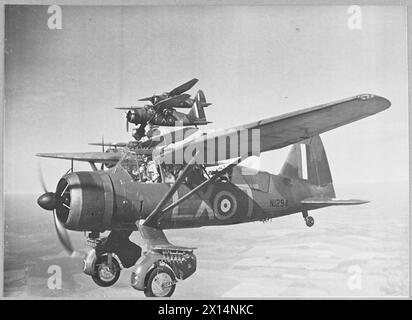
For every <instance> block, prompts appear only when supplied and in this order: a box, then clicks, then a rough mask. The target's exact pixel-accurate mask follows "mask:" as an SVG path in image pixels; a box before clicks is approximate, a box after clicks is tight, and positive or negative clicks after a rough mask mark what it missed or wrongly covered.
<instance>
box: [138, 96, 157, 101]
mask: <svg viewBox="0 0 412 320" xmlns="http://www.w3.org/2000/svg"><path fill="white" fill-rule="evenodd" d="M152 100H153V97H147V98H142V99H139V100H137V101H150V102H152Z"/></svg>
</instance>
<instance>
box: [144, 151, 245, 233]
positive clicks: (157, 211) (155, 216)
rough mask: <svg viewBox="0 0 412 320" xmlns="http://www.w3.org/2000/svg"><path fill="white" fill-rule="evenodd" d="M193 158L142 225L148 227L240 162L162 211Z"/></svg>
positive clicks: (235, 162) (237, 160) (234, 162)
mask: <svg viewBox="0 0 412 320" xmlns="http://www.w3.org/2000/svg"><path fill="white" fill-rule="evenodd" d="M195 158H196V156H195V157H193V158H192V159H191V160H190V161H189V163H188V164H187V165H186V167H185V169H184V170H183V172H182V173H181V174H180V175H179V177H178V178H177V180H176V182H175V183H174V184H173V185H172V187H171V188H170V189H169V190H168V192H167V193H166V194H165V195H164V196H163V198H162V199H161V200H160V202H159V204H158V205H157V206H156V208H155V209H154V210H153V211H152V212H151V213H150V214H149V216H148V217H147V218H146V221H145V222H144V223H143V225H146V226H149V225H150V224H151V223H152V222H153V220H154V219H157V220H158V218H159V216H161V215H163V214H164V213H166V212H167V211H169V210H171V209H173V208H174V207H176V206H177V205H179V204H180V203H182V202H183V201H185V200H186V199H188V198H189V197H190V196H191V195H193V194H194V193H195V192H197V191H198V190H200V189H201V188H204V187H205V186H207V185H209V184H210V183H213V182H214V181H216V180H217V178H219V177H220V176H222V175H223V174H225V173H226V172H227V171H229V170H230V169H231V168H233V167H234V166H236V165H237V164H238V163H239V162H240V160H241V159H240V158H239V159H236V160H235V161H233V162H232V163H230V164H229V165H228V166H227V167H225V168H224V169H222V170H220V171H219V172H217V173H216V174H215V175H214V176H213V177H211V178H210V179H208V180H206V181H204V182H202V183H201V184H199V185H198V186H197V187H195V188H194V189H192V190H190V191H189V192H188V193H186V194H185V195H184V196H183V197H181V198H180V199H178V200H176V201H175V202H173V203H172V204H170V205H169V206H167V207H166V208H164V209H163V207H164V205H165V204H166V203H167V201H169V199H170V198H171V197H172V196H173V194H174V193H175V192H176V190H177V188H178V187H179V186H180V185H181V184H182V182H183V179H184V177H185V176H186V173H187V171H188V168H189V166H191V165H192V164H193V162H194V159H195ZM162 209H163V210H162Z"/></svg>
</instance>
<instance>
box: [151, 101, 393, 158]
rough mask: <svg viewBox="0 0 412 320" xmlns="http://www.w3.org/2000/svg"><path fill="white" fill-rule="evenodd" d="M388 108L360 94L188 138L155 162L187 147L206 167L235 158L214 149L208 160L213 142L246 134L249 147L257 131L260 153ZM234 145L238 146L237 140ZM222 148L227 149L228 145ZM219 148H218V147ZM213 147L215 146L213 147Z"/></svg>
mask: <svg viewBox="0 0 412 320" xmlns="http://www.w3.org/2000/svg"><path fill="white" fill-rule="evenodd" d="M390 105H391V103H390V101H389V100H387V99H385V98H383V97H379V96H375V95H371V94H361V95H358V96H354V97H351V98H347V99H343V100H339V101H335V102H332V103H328V104H322V105H319V106H315V107H311V108H306V109H303V110H299V111H296V112H291V113H287V114H284V115H281V116H275V117H271V118H267V119H264V120H261V121H256V122H252V123H249V124H246V125H242V126H237V127H234V128H231V129H227V130H222V131H217V132H215V133H213V134H205V135H203V136H199V137H197V138H196V139H188V141H187V142H186V143H183V144H180V145H178V146H169V147H167V146H166V147H165V148H164V149H163V151H162V152H161V153H159V155H158V156H157V159H158V161H166V160H165V159H172V158H176V156H179V155H182V154H185V150H186V149H187V148H189V147H190V150H194V149H196V150H201V151H202V152H201V153H200V155H201V156H203V159H200V161H202V160H203V161H204V163H208V164H212V163H217V162H218V161H222V160H225V159H229V158H233V157H234V156H236V155H234V154H233V153H230V152H227V150H226V152H221V153H219V152H214V150H213V156H212V157H209V155H207V152H208V150H209V152H211V151H210V145H213V142H214V141H218V140H219V141H221V140H223V141H225V140H226V141H227V140H230V139H231V138H233V137H236V138H238V139H239V136H241V135H242V132H247V136H246V137H247V139H248V140H247V142H248V143H249V144H250V143H251V142H252V139H253V129H257V130H258V133H259V135H258V139H259V140H258V142H257V144H259V145H258V148H257V149H259V147H260V149H259V152H266V151H270V150H276V149H280V148H283V147H286V146H288V145H290V144H294V143H297V142H299V141H302V140H305V139H308V138H311V137H313V136H315V135H319V134H321V133H323V132H326V131H329V130H332V129H335V128H337V127H340V126H343V125H346V124H349V123H351V122H354V121H357V120H360V119H363V118H366V117H369V116H371V115H373V114H376V113H378V112H381V111H383V110H385V109H387V108H389V107H390ZM251 133H252V134H251ZM227 138H230V139H227ZM235 141H236V140H235ZM236 144H239V145H241V143H240V141H238V142H237V143H236ZM225 146H228V145H227V142H226V145H225ZM220 147H221V146H220V145H219V148H220ZM215 148H217V147H216V146H215ZM215 148H214V149H215ZM240 148H241V146H240ZM246 151H247V153H246V154H240V155H239V156H242V157H246V156H247V155H250V152H249V151H250V150H246ZM211 158H212V159H213V160H212V161H211ZM179 159H180V158H179ZM185 160H186V161H185ZM183 161H184V162H187V159H185V158H184V159H183ZM198 162H199V159H198Z"/></svg>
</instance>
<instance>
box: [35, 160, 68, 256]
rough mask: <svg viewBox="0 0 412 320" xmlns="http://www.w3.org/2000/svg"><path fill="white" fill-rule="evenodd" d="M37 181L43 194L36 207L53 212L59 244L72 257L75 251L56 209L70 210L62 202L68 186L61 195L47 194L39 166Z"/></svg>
mask: <svg viewBox="0 0 412 320" xmlns="http://www.w3.org/2000/svg"><path fill="white" fill-rule="evenodd" d="M39 179H40V183H41V186H42V188H43V191H44V194H42V195H41V196H40V197H39V198H38V199H37V203H38V205H39V206H40V207H41V208H43V209H44V210H48V211H53V219H54V227H55V228H56V232H57V237H58V238H59V240H60V243H61V244H62V245H63V247H64V249H65V250H66V251H67V252H68V253H69V254H70V255H71V256H73V255H74V253H75V251H74V249H73V246H72V243H71V240H70V237H69V233H68V232H67V230H66V228H65V227H64V225H63V224H62V223H61V221H60V220H59V218H58V216H57V213H56V209H57V208H59V207H61V206H64V207H66V208H67V209H69V210H70V207H69V206H68V205H67V204H66V203H65V202H64V198H63V195H64V193H65V192H66V191H67V188H68V186H69V185H67V186H66V187H65V188H64V190H63V192H62V193H61V194H57V193H53V192H49V191H48V190H47V187H46V184H45V182H44V178H43V174H42V171H41V168H40V165H39Z"/></svg>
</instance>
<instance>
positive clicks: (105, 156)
mask: <svg viewBox="0 0 412 320" xmlns="http://www.w3.org/2000/svg"><path fill="white" fill-rule="evenodd" d="M36 156H37V157H42V158H53V159H66V160H75V161H85V162H97V163H117V162H118V161H119V160H120V158H121V156H122V153H120V152H118V153H110V152H77V153H37V154H36Z"/></svg>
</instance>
